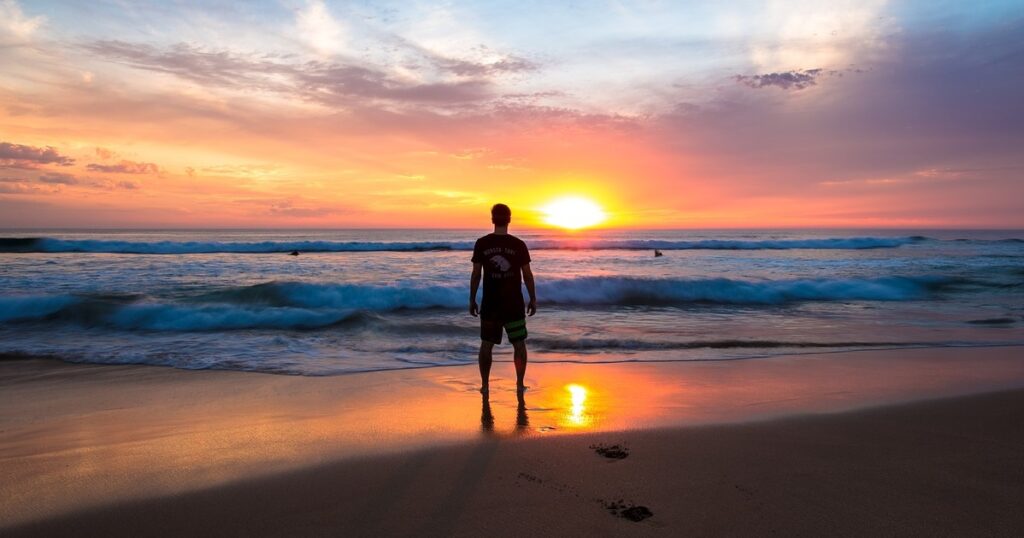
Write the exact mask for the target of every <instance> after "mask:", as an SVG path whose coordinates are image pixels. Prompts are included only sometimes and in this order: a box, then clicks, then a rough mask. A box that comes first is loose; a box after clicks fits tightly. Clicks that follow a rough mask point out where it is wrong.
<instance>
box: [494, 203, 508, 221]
mask: <svg viewBox="0 0 1024 538" xmlns="http://www.w3.org/2000/svg"><path fill="white" fill-rule="evenodd" d="M511 220H512V210H511V209H509V208H508V206H507V205H505V204H494V207H492V208H491V222H493V223H494V224H496V225H498V226H506V225H507V224H508V223H509V221H511Z"/></svg>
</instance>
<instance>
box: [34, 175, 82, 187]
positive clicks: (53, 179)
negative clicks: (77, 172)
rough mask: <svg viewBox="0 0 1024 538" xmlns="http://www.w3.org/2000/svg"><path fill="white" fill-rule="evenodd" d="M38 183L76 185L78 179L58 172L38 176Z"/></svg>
mask: <svg viewBox="0 0 1024 538" xmlns="http://www.w3.org/2000/svg"><path fill="white" fill-rule="evenodd" d="M39 182H40V183H50V184H53V185H76V184H78V179H76V178H75V176H73V175H71V174H61V173H58V172H53V173H49V174H43V175H41V176H39Z"/></svg>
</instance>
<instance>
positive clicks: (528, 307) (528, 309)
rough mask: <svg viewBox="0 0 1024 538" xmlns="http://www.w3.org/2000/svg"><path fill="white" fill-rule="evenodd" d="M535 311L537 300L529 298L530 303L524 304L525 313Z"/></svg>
mask: <svg viewBox="0 0 1024 538" xmlns="http://www.w3.org/2000/svg"><path fill="white" fill-rule="evenodd" d="M536 313H537V300H536V299H530V304H528V305H526V315H527V316H532V315H534V314H536Z"/></svg>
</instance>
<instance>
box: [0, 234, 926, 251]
mask: <svg viewBox="0 0 1024 538" xmlns="http://www.w3.org/2000/svg"><path fill="white" fill-rule="evenodd" d="M927 240H929V239H928V238H926V237H921V236H909V237H833V238H819V239H768V240H731V239H701V240H692V241H687V240H662V239H595V240H579V239H535V240H531V241H530V242H529V246H530V248H531V249H532V250H654V249H658V250H792V249H816V250H822V249H824V250H865V249H881V248H897V247H901V246H903V245H908V244H911V243H915V242H920V241H927ZM473 244H474V241H258V242H219V241H151V242H150V241H113V240H106V239H103V240H101V239H77V240H72V239H55V238H50V237H5V238H0V252H8V253H63V252H81V253H107V254H219V253H236V254H273V253H285V252H292V251H298V252H307V253H310V252H435V251H468V250H472V249H473Z"/></svg>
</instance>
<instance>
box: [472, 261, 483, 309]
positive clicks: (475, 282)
mask: <svg viewBox="0 0 1024 538" xmlns="http://www.w3.org/2000/svg"><path fill="white" fill-rule="evenodd" d="M482 268H483V265H481V264H479V263H474V264H473V274H472V275H471V276H470V277H469V315H471V316H473V317H476V315H477V313H478V310H477V306H476V290H477V288H479V287H480V271H481V270H482Z"/></svg>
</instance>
